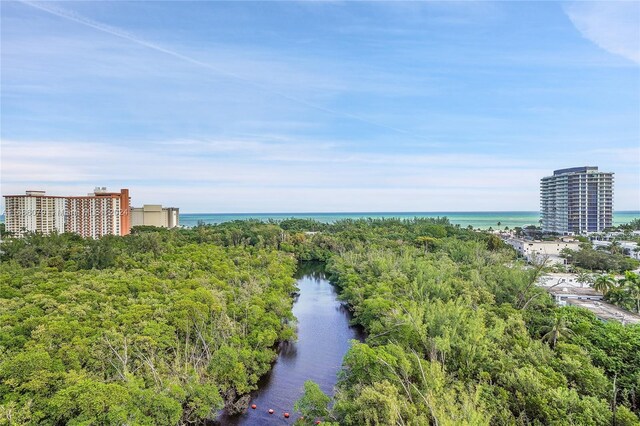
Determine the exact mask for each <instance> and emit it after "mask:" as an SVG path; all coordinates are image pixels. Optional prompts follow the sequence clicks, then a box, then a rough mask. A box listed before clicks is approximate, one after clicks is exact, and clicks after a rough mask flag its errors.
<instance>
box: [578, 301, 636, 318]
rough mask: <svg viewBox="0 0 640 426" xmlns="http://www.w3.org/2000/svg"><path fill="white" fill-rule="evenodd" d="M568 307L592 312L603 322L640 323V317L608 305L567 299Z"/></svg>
mask: <svg viewBox="0 0 640 426" xmlns="http://www.w3.org/2000/svg"><path fill="white" fill-rule="evenodd" d="M566 302H567V304H568V305H574V306H579V307H581V308H585V309H588V310H590V311H591V312H593V314H594V315H595V316H597V317H598V318H600V319H601V320H604V321H611V320H614V321H620V322H621V323H622V324H638V323H640V315H638V314H634V313H633V312H629V311H625V310H624V309H621V308H618V307H617V306H615V305H612V304H610V303H606V302H601V301H595V300H585V299H567V301H566Z"/></svg>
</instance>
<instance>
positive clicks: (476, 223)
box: [0, 210, 640, 229]
mask: <svg viewBox="0 0 640 426" xmlns="http://www.w3.org/2000/svg"><path fill="white" fill-rule="evenodd" d="M442 217H446V218H448V219H449V221H450V222H451V223H452V224H454V225H460V226H462V227H467V226H469V225H471V226H473V227H474V228H479V229H489V228H494V229H497V228H498V227H500V228H504V227H509V228H514V227H516V226H520V227H524V226H529V225H538V224H539V222H538V221H539V220H540V212H537V211H476V212H474V211H465V212H461V211H457V212H447V211H440V212H279V213H180V220H179V223H180V226H184V227H193V226H197V225H198V224H200V223H203V224H207V225H218V224H221V223H224V222H232V221H234V220H261V221H269V220H274V221H280V220H284V219H292V218H293V219H313V220H317V221H318V222H323V223H334V222H336V221H338V220H343V219H367V218H372V219H392V218H393V219H413V218H442ZM634 219H640V211H639V210H621V211H618V212H614V214H613V224H614V225H621V224H624V223H628V222H630V221H632V220H634ZM0 223H4V215H0Z"/></svg>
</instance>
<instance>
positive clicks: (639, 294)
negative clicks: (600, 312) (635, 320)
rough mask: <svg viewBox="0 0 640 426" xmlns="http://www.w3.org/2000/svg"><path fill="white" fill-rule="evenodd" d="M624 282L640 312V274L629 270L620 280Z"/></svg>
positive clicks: (637, 310)
mask: <svg viewBox="0 0 640 426" xmlns="http://www.w3.org/2000/svg"><path fill="white" fill-rule="evenodd" d="M618 282H619V283H620V284H622V285H623V286H624V288H625V290H627V292H628V293H629V296H630V297H631V299H632V300H633V302H634V304H635V305H636V306H635V309H636V312H638V313H640V275H638V274H636V273H634V272H631V271H627V272H625V273H624V278H622V279H621V280H620V281H618Z"/></svg>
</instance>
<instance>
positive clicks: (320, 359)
mask: <svg viewBox="0 0 640 426" xmlns="http://www.w3.org/2000/svg"><path fill="white" fill-rule="evenodd" d="M297 279H298V288H299V289H300V295H299V296H298V297H297V300H296V301H295V303H294V305H293V313H294V315H295V316H296V318H297V320H298V323H297V327H298V340H297V341H296V342H293V343H285V344H282V345H281V348H280V352H279V355H278V359H277V360H276V362H275V364H274V365H273V368H272V369H271V371H270V372H269V373H268V374H267V375H265V377H263V378H262V379H261V381H260V383H259V384H258V385H259V389H258V390H257V391H255V392H254V393H253V394H252V398H251V404H256V405H257V408H256V409H255V410H253V409H251V408H249V409H248V410H247V411H246V412H245V413H243V414H240V415H238V416H233V417H232V416H225V415H223V416H221V417H219V418H218V422H219V424H220V425H224V426H236V425H286V424H289V425H292V424H293V423H294V422H295V420H296V418H297V417H298V416H297V415H296V414H295V412H294V408H293V404H294V403H295V402H296V400H298V398H300V396H301V395H302V390H303V385H304V382H305V381H306V380H313V381H314V382H316V383H317V384H318V385H319V386H320V388H321V389H322V391H323V392H325V393H326V394H328V395H333V387H334V386H335V384H336V381H337V374H338V371H339V370H340V366H341V365H342V358H343V357H344V355H345V354H346V352H347V350H348V349H349V346H350V341H351V340H352V339H357V340H361V341H363V340H364V334H363V333H362V331H361V330H360V329H358V328H357V327H352V326H350V325H349V320H350V315H349V311H348V310H347V309H346V308H345V307H344V306H343V305H342V303H341V302H340V301H339V300H338V295H337V293H336V290H335V288H334V287H333V286H332V285H331V284H330V283H329V281H328V280H327V278H326V276H325V273H324V268H323V265H322V264H318V263H303V264H301V265H300V268H299V270H298V275H297ZM270 408H271V409H273V410H274V414H269V413H268V411H267V410H269V409H270ZM285 412H288V413H291V417H290V418H288V419H285V418H284V417H283V413H285Z"/></svg>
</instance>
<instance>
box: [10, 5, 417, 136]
mask: <svg viewBox="0 0 640 426" xmlns="http://www.w3.org/2000/svg"><path fill="white" fill-rule="evenodd" d="M19 1H20V2H21V3H23V4H25V5H28V6H31V7H33V8H36V9H40V10H43V11H45V12H48V13H50V14H52V15H56V16H59V17H61V18H64V19H68V20H70V21H74V22H77V23H79V24H82V25H85V26H87V27H91V28H94V29H96V30H98V31H102V32H104V33H108V34H111V35H114V36H116V37H120V38H123V39H125V40H129V41H131V42H134V43H136V44H139V45H141V46H144V47H148V48H149V49H153V50H156V51H158V52H162V53H164V54H167V55H170V56H173V57H174V58H177V59H180V60H183V61H185V62H189V63H191V64H193V65H197V66H199V67H202V68H206V69H208V70H210V71H213V72H215V73H216V74H220V75H223V76H225V77H228V78H231V79H234V80H237V81H240V82H243V83H246V84H249V85H251V86H254V87H255V88H257V89H259V90H261V91H263V92H266V93H271V94H274V95H277V96H279V97H281V98H284V99H287V100H290V101H292V102H295V103H298V104H300V105H304V106H306V107H309V108H313V109H316V110H319V111H323V112H326V113H329V114H332V115H336V116H342V117H346V118H350V119H352V120H357V121H361V122H363V123H367V124H370V125H372V126H376V127H380V128H382V129H387V130H392V131H394V132H398V133H403V134H406V135H410V136H413V137H416V138H421V139H422V138H423V137H421V136H418V135H415V134H413V133H411V132H409V131H406V130H404V129H400V128H397V127H393V126H387V125H385V124H380V123H376V122H374V121H371V120H368V119H366V118H364V117H360V116H358V115H354V114H350V113H347V112H342V111H336V110H333V109H331V108H326V107H323V106H322V105H318V104H315V103H312V102H309V101H305V100H304V99H299V98H296V97H293V96H290V95H287V94H286V93H282V92H279V91H275V90H272V89H268V88H265V87H264V86H262V85H260V84H258V83H256V82H254V81H252V80H249V79H247V78H245V77H242V76H240V75H237V74H234V73H231V72H228V71H224V70H221V69H220V68H217V67H215V66H213V65H211V64H209V63H207V62H203V61H200V60H198V59H195V58H192V57H190V56H187V55H183V54H182V53H179V52H175V51H173V50H170V49H167V48H165V47H162V46H160V45H158V44H155V43H152V42H149V41H146V40H144V39H141V38H139V37H136V36H134V35H132V34H129V33H127V32H126V31H123V30H121V29H120V28H116V27H112V26H110V25H106V24H103V23H101V22H98V21H94V20H93V19H89V18H87V17H84V16H82V15H80V14H78V13H76V12H73V11H70V10H67V9H62V8H60V7H55V6H51V5H49V4H47V5H45V4H42V3H36V2H32V1H28V0H19Z"/></svg>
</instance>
